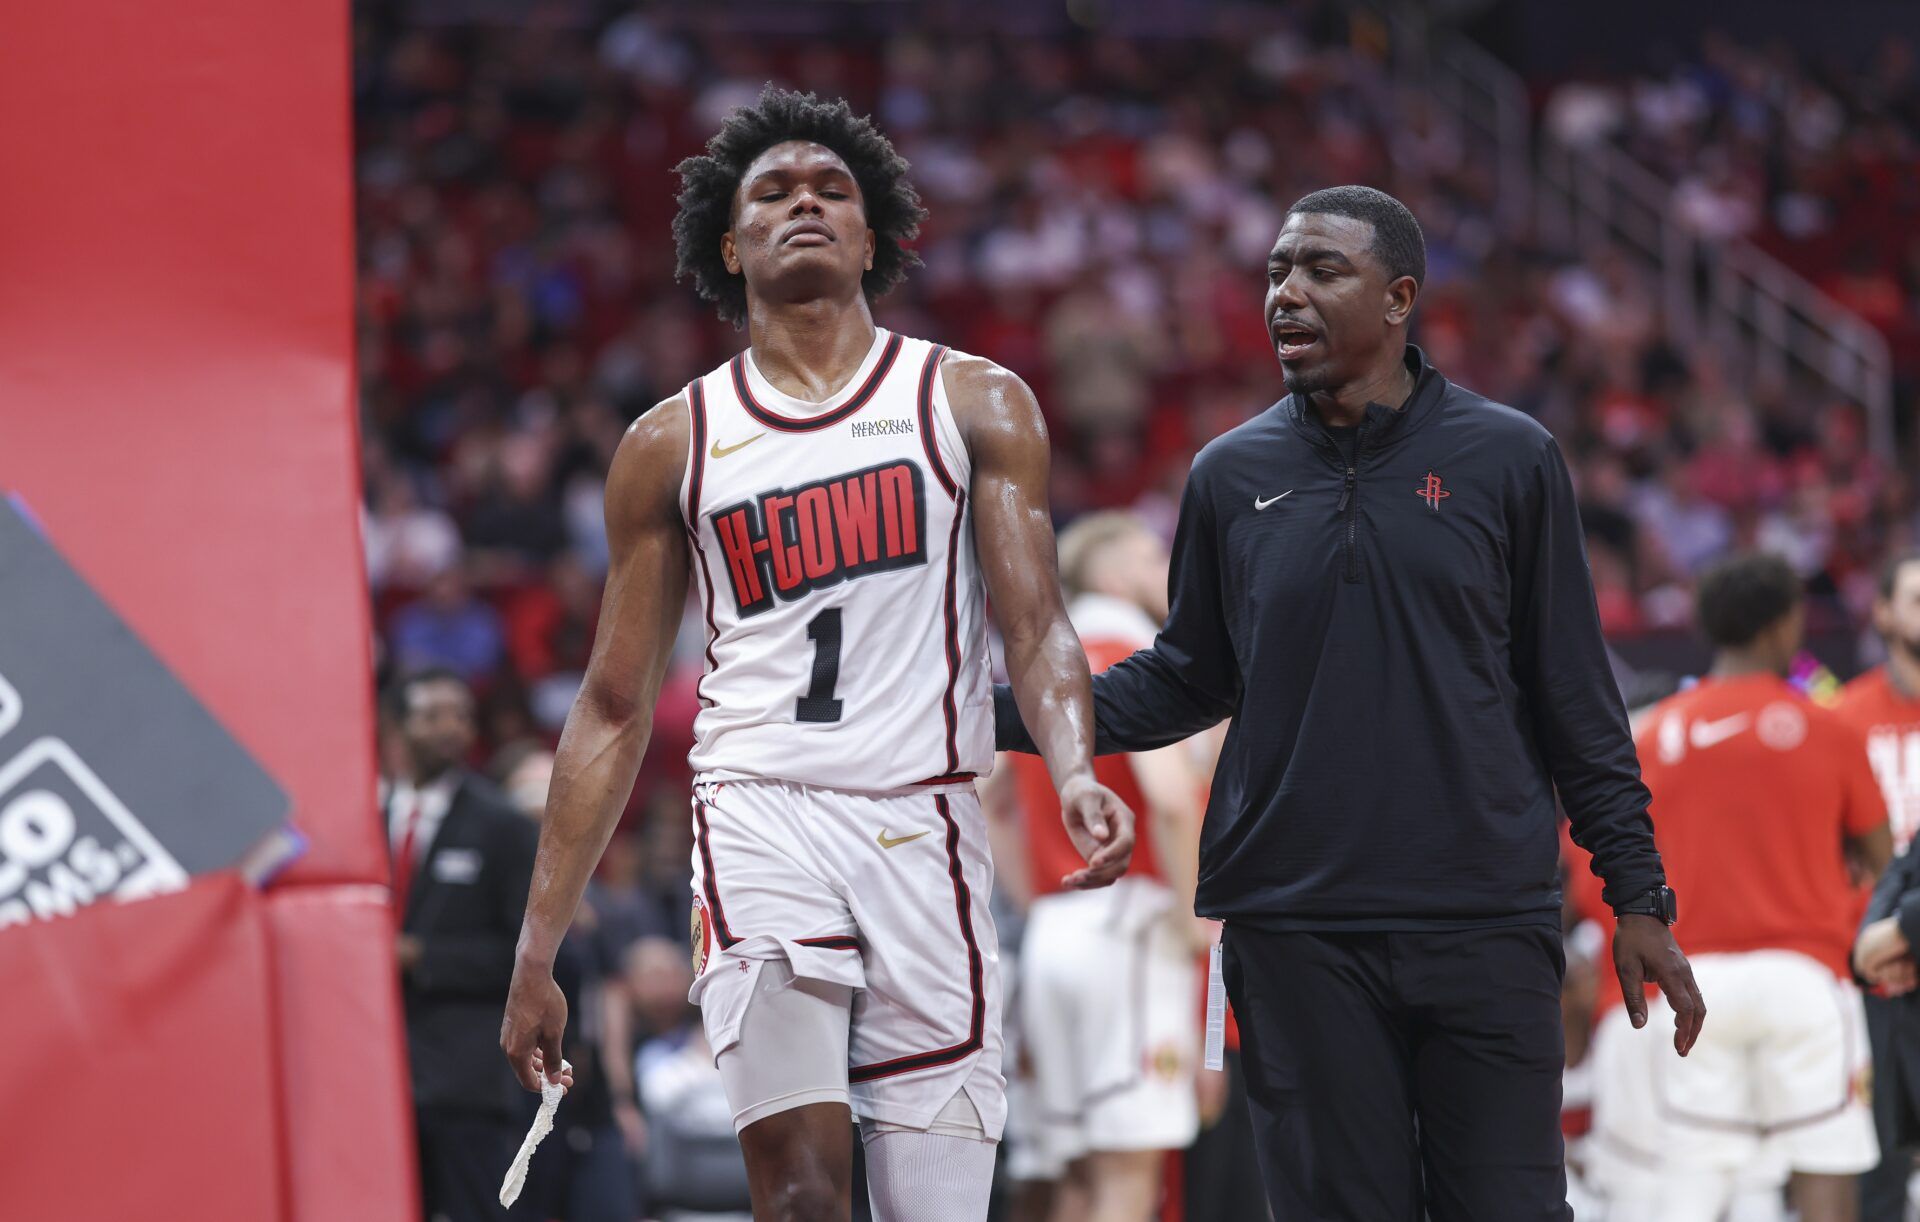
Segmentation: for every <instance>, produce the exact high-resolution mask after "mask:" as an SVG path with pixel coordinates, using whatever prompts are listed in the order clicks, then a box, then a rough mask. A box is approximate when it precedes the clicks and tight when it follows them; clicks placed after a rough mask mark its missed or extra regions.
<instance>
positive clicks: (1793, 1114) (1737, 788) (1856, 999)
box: [1593, 555, 1892, 1222]
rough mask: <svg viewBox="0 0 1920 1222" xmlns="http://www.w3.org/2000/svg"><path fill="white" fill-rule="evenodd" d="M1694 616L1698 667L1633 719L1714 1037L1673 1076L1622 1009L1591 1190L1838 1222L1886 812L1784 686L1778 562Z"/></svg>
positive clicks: (1691, 1207) (1856, 1122)
mask: <svg viewBox="0 0 1920 1222" xmlns="http://www.w3.org/2000/svg"><path fill="white" fill-rule="evenodd" d="M1699 620H1700V626H1701V628H1702V630H1703V631H1704V632H1705V634H1706V635H1707V637H1708V639H1709V640H1710V641H1711V642H1712V643H1713V645H1714V649H1715V653H1714V661H1713V668H1712V670H1711V671H1710V672H1709V674H1708V675H1707V677H1706V678H1704V679H1702V680H1701V681H1700V683H1699V684H1697V685H1696V686H1694V687H1692V688H1690V689H1688V690H1685V691H1682V692H1681V693H1679V694H1678V695H1675V696H1672V697H1669V698H1668V699H1667V700H1665V701H1663V702H1661V703H1660V704H1658V705H1656V706H1655V707H1654V708H1653V709H1652V710H1651V711H1650V712H1649V713H1648V714H1647V716H1646V717H1645V718H1644V720H1643V721H1642V723H1641V729H1640V735H1639V740H1638V747H1639V754H1640V765H1641V770H1642V775H1643V776H1644V777H1645V779H1646V783H1647V787H1648V789H1649V790H1650V791H1651V792H1652V794H1653V803H1652V807H1651V810H1652V814H1653V822H1654V831H1655V834H1656V835H1657V836H1658V837H1659V841H1660V851H1661V855H1662V857H1663V859H1664V860H1665V861H1666V863H1667V872H1668V877H1669V878H1670V879H1671V880H1672V882H1673V885H1674V889H1675V890H1676V891H1677V892H1678V893H1679V894H1681V895H1685V896H1687V897H1688V898H1689V903H1688V904H1687V906H1686V908H1685V909H1684V910H1683V911H1682V912H1681V913H1680V924H1679V925H1678V926H1677V932H1678V933H1679V935H1680V938H1681V940H1682V942H1683V943H1684V944H1685V946H1686V948H1687V955H1688V958H1689V959H1690V960H1691V961H1692V963H1693V970H1694V975H1695V977H1696V979H1697V980H1698V981H1699V983H1700V987H1701V989H1702V990H1704V991H1705V992H1707V993H1709V994H1711V995H1712V997H1713V998H1714V1006H1715V1022H1714V1023H1713V1024H1712V1025H1711V1026H1709V1027H1707V1028H1706V1029H1705V1030H1704V1031H1703V1032H1702V1033H1701V1037H1700V1041H1699V1043H1698V1044H1696V1045H1695V1046H1694V1049H1693V1055H1692V1056H1690V1057H1688V1058H1687V1059H1686V1060H1684V1061H1683V1060H1681V1059H1679V1058H1677V1057H1673V1056H1670V1055H1667V1053H1666V1051H1665V1049H1664V1046H1663V1042H1662V1041H1660V1040H1658V1039H1656V1038H1653V1037H1652V1034H1651V1032H1650V1031H1635V1030H1633V1029H1632V1027H1631V1025H1630V1024H1629V1023H1628V1021H1627V1016H1626V1014H1625V1012H1624V1011H1623V1010H1620V1009H1615V1010H1614V1011H1613V1012H1612V1013H1609V1014H1608V1015H1607V1016H1606V1017H1605V1018H1604V1019H1602V1020H1601V1022H1600V1024H1599V1028H1598V1030H1597V1032H1596V1034H1595V1039H1594V1058H1595V1062H1594V1076H1595V1097H1594V1129H1595V1136H1596V1140H1595V1142H1594V1143H1593V1144H1594V1152H1593V1154H1594V1158H1593V1178H1594V1182H1595V1183H1596V1185H1597V1186H1599V1187H1600V1188H1601V1189H1602V1190H1603V1191H1604V1192H1605V1193H1606V1194H1607V1195H1608V1197H1609V1198H1610V1199H1611V1201H1612V1208H1613V1210H1614V1211H1615V1212H1614V1213H1613V1214H1612V1215H1610V1216H1618V1217H1623V1218H1632V1219H1634V1220H1635V1222H1716V1220H1717V1219H1719V1218H1721V1217H1722V1216H1723V1215H1724V1214H1725V1213H1726V1211H1727V1210H1728V1208H1729V1207H1730V1206H1731V1205H1732V1204H1733V1202H1734V1201H1735V1200H1736V1198H1739V1197H1741V1196H1742V1194H1746V1195H1747V1197H1748V1198H1749V1200H1751V1199H1754V1194H1755V1192H1756V1190H1758V1192H1759V1196H1758V1199H1760V1200H1765V1199H1766V1198H1767V1197H1768V1196H1769V1195H1771V1196H1773V1198H1774V1199H1775V1200H1777V1192H1778V1188H1779V1186H1780V1185H1782V1184H1785V1185H1786V1186H1787V1191H1788V1196H1789V1198H1790V1199H1791V1201H1792V1203H1793V1205H1794V1206H1795V1208H1796V1209H1797V1210H1798V1211H1799V1216H1800V1218H1801V1219H1802V1222H1852V1219H1854V1218H1856V1217H1857V1216H1858V1202H1857V1196H1856V1188H1855V1185H1854V1180H1853V1177H1854V1176H1855V1175H1857V1174H1858V1173H1860V1172H1862V1171H1865V1170H1866V1169H1867V1168H1869V1167H1872V1166H1873V1165H1874V1164H1875V1162H1877V1161H1878V1158H1879V1146H1878V1143H1877V1142H1876V1141H1875V1138H1874V1129H1873V1119H1872V1116H1871V1114H1870V1112H1869V1109H1868V1102H1867V1098H1866V1083H1867V1081H1868V1075H1869V1072H1870V1071H1869V1067H1868V1061H1867V1055H1866V1039H1865V1032H1864V1026H1865V1017H1864V1015H1863V1013H1862V1010H1861V1004H1860V995H1859V991H1858V990H1857V989H1856V988H1855V987H1854V984H1853V980H1852V975H1851V971H1850V969H1849V959H1850V952H1851V948H1852V944H1853V922H1854V919H1855V914H1856V913H1857V912H1858V910H1859V900H1858V893H1857V891H1856V890H1855V887H1854V882H1853V880H1854V878H1855V877H1856V876H1858V875H1864V876H1867V877H1877V876H1878V875H1879V874H1880V872H1881V870H1883V869H1884V868H1885V866H1886V864H1887V860H1888V858H1889V857H1890V856H1891V855H1892V846H1891V838H1890V836H1889V833H1888V831H1887V817H1886V805H1885V803H1884V802H1883V801H1882V800H1881V797H1880V789H1879V786H1878V785H1877V784H1876V783H1875V781H1874V778H1873V773H1872V771H1871V770H1870V769H1869V768H1868V767H1867V760H1866V752H1865V749H1864V747H1863V745H1862V743H1861V740H1860V735H1859V732H1858V731H1856V730H1855V729H1853V727H1851V726H1849V725H1848V724H1847V723H1846V722H1845V721H1843V720H1842V719H1841V718H1840V717H1838V716H1837V715H1835V714H1834V713H1832V712H1831V711H1829V710H1826V709H1822V708H1820V707H1818V706H1816V705H1814V704H1812V703H1811V702H1809V701H1808V700H1806V699H1805V698H1804V697H1802V696H1801V694H1800V693H1799V691H1798V690H1797V689H1795V688H1794V687H1792V686H1791V685H1790V684H1788V683H1787V681H1786V679H1785V675H1786V672H1787V668H1788V667H1789V665H1790V664H1791V663H1792V660H1793V658H1794V656H1795V654H1796V653H1797V652H1798V651H1799V648H1800V642H1801V636H1802V630H1803V627H1804V620H1805V614H1804V608H1803V603H1802V594H1801V586H1800V580H1799V578H1798V577H1797V576H1796V575H1795V574H1794V572H1793V570H1792V569H1791V568H1790V567H1789V566H1788V565H1787V563H1786V562H1785V561H1784V560H1781V559H1779V558H1778V557H1774V556H1768V555H1746V556H1738V557H1735V558H1733V559H1730V560H1728V561H1725V562H1723V563H1722V564H1720V565H1719V566H1717V567H1715V568H1714V569H1713V570H1712V571H1710V572H1709V573H1708V574H1707V575H1706V576H1705V577H1704V578H1703V579H1702V580H1701V583H1700V591H1699ZM1661 1004H1662V1005H1664V1004H1665V1003H1664V1001H1663V1002H1662V1003H1661ZM1742 1216H1746V1215H1742Z"/></svg>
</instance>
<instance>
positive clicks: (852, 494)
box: [711, 460, 927, 618]
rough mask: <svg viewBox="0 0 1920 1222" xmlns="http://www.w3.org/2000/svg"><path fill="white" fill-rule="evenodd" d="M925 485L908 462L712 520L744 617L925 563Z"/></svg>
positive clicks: (791, 492) (786, 491)
mask: <svg viewBox="0 0 1920 1222" xmlns="http://www.w3.org/2000/svg"><path fill="white" fill-rule="evenodd" d="M926 507H927V498H926V480H925V476H924V475H922V473H921V471H920V468H919V467H918V466H917V465H915V464H914V463H911V462H907V461H904V460H900V461H895V462H890V463H883V464H881V465H880V466H876V467H868V468H866V469H865V470H862V471H855V472H852V473H850V474H847V475H836V476H833V477H831V478H829V479H824V480H818V481H815V482H814V483H810V484H803V485H801V486H800V487H798V488H779V489H775V490H772V491H769V492H762V493H761V494H760V495H759V496H757V497H755V498H754V499H753V500H750V501H743V502H741V503H739V504H737V505H732V506H729V507H728V508H726V509H722V510H719V511H717V512H715V513H714V514H712V515H711V521H712V522H713V530H714V534H715V535H717V536H719V539H720V548H721V551H722V552H724V553H725V555H726V560H727V577H728V584H729V585H731V586H732V588H733V599H734V604H735V605H736V606H737V607H738V608H739V609H740V615H741V617H742V618H745V617H747V616H751V615H758V614H759V613H761V612H763V611H766V610H768V609H769V608H771V607H772V606H773V605H774V600H775V597H776V596H777V597H778V598H780V599H783V600H785V601H787V602H793V601H795V600H797V599H799V598H801V597H802V596H804V595H806V594H808V593H810V592H812V591H814V590H822V589H826V588H827V587H829V586H835V585H839V584H840V583H841V582H843V581H848V580H851V579H853V578H856V577H864V576H866V575H867V574H869V573H880V572H887V571H890V570H893V569H902V568H910V567H912V566H913V565H916V564H925V563H926V562H927V548H926V532H925V529H924V524H925V522H926V516H927V515H926Z"/></svg>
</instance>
